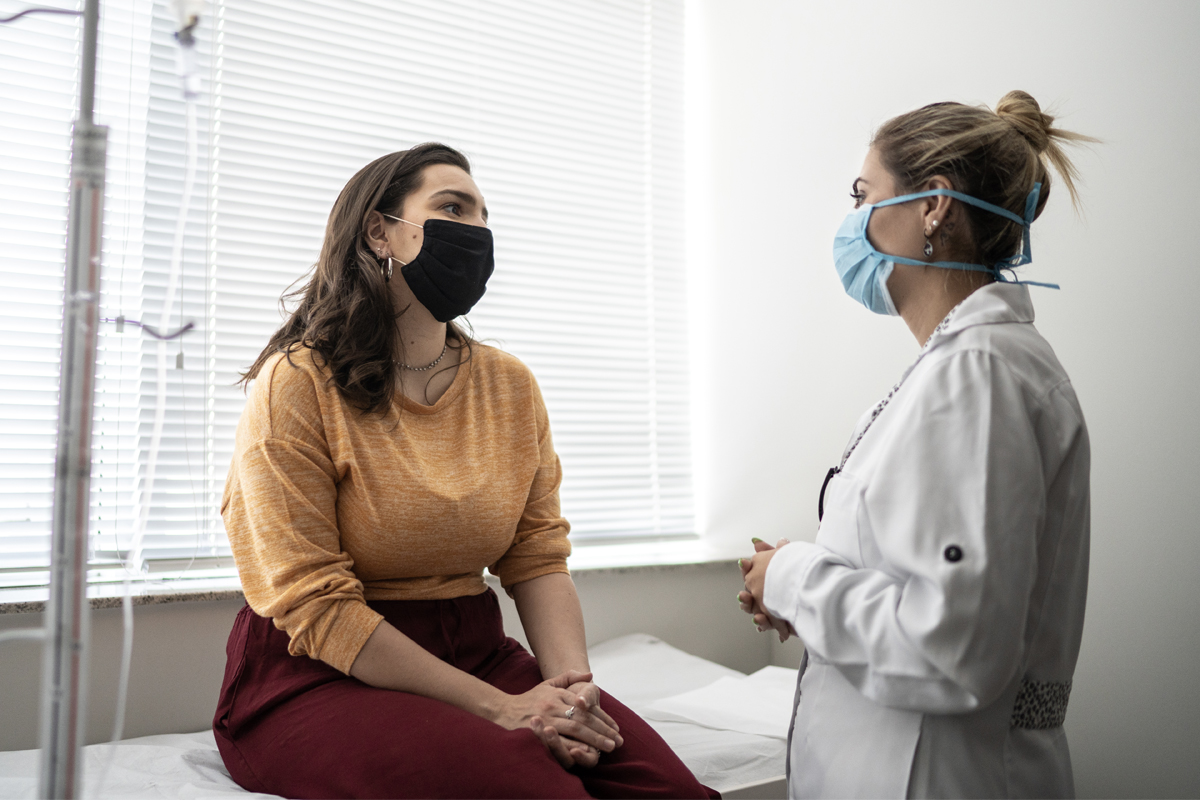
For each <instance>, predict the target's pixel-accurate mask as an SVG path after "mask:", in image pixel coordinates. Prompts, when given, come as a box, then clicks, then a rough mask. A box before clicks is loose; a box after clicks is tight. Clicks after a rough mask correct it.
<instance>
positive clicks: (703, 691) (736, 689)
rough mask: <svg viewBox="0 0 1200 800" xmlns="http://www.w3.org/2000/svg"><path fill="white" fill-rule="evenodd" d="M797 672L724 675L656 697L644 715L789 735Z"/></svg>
mask: <svg viewBox="0 0 1200 800" xmlns="http://www.w3.org/2000/svg"><path fill="white" fill-rule="evenodd" d="M797 674H798V671H797V670H794V669H785V668H783V667H763V668H762V669H760V670H759V671H758V672H755V673H754V674H752V675H747V676H746V677H744V678H743V677H731V676H725V677H722V678H718V679H717V680H716V681H714V682H713V683H710V684H709V685H707V686H704V687H702V688H699V689H693V690H692V691H690V692H684V693H683V694H677V695H674V696H672V697H665V698H663V699H661V700H656V701H655V702H653V703H651V704H650V705H649V706H648V707H647V708H646V709H645V712H644V714H643V716H645V717H646V719H654V720H661V721H675V722H691V723H693V724H696V725H703V726H704V727H706V728H716V729H717V730H723V731H738V732H739V733H752V734H755V735H757V736H771V737H773V738H777V739H786V738H787V732H788V724H789V723H790V722H791V717H792V699H793V697H794V693H795V691H796V677H797Z"/></svg>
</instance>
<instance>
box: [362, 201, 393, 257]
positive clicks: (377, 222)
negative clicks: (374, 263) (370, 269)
mask: <svg viewBox="0 0 1200 800" xmlns="http://www.w3.org/2000/svg"><path fill="white" fill-rule="evenodd" d="M365 236H366V238H367V246H368V247H370V248H371V252H372V253H374V254H375V255H377V256H380V257H383V256H384V255H386V254H387V249H388V238H387V228H386V227H385V226H384V224H383V214H380V213H379V212H378V211H372V212H371V213H369V214H367V225H366V231H365Z"/></svg>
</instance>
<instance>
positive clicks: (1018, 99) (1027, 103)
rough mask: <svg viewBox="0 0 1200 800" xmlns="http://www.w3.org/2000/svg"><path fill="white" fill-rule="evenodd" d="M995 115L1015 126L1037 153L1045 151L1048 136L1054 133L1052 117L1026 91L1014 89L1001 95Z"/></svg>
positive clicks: (1048, 139) (1048, 142)
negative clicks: (1043, 111)
mask: <svg viewBox="0 0 1200 800" xmlns="http://www.w3.org/2000/svg"><path fill="white" fill-rule="evenodd" d="M996 116H998V117H1001V118H1002V119H1004V120H1006V121H1007V122H1008V123H1009V124H1010V125H1012V126H1013V127H1014V128H1016V129H1017V131H1018V132H1019V133H1020V134H1021V135H1022V136H1024V137H1025V139H1026V140H1027V141H1028V142H1029V143H1030V144H1031V145H1033V149H1034V151H1035V152H1037V154H1038V155H1041V154H1042V153H1044V152H1046V150H1047V149H1048V148H1049V147H1050V137H1051V136H1053V135H1054V134H1055V133H1056V131H1055V130H1054V117H1052V116H1050V115H1049V114H1044V113H1042V107H1041V106H1039V105H1038V101H1037V100H1034V99H1033V95H1031V94H1029V93H1028V92H1022V91H1020V90H1016V91H1012V92H1009V93H1008V94H1006V95H1004V97H1001V98H1000V102H999V103H997V104H996Z"/></svg>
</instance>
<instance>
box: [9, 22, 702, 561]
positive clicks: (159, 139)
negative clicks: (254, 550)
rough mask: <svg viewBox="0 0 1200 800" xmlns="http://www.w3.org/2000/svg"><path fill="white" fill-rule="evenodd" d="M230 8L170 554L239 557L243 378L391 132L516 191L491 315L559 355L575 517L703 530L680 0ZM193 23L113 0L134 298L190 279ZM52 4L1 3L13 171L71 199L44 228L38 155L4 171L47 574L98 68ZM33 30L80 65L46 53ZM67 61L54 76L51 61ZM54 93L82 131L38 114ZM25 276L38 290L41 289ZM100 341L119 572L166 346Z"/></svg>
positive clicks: (152, 530) (132, 339) (513, 333)
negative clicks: (88, 122) (696, 481)
mask: <svg viewBox="0 0 1200 800" xmlns="http://www.w3.org/2000/svg"><path fill="white" fill-rule="evenodd" d="M211 12H212V13H211V16H209V17H207V18H206V19H205V20H204V21H203V24H202V41H201V43H200V45H199V48H200V51H201V56H202V58H201V62H202V65H203V67H204V69H205V71H206V75H207V78H208V79H207V80H206V81H205V82H204V86H203V89H204V92H205V94H204V99H203V106H204V107H203V108H202V109H201V113H200V122H201V124H200V129H201V136H200V154H201V164H202V169H201V172H200V175H199V182H200V183H199V185H200V186H201V187H207V189H206V191H200V192H199V193H198V199H196V200H194V201H193V208H192V213H191V214H190V216H189V219H188V229H187V232H188V236H187V239H186V253H185V262H184V263H185V267H184V278H183V281H182V286H181V289H180V294H179V296H177V297H176V298H175V308H176V309H178V311H179V313H178V315H177V316H178V318H179V319H180V320H184V319H187V320H194V321H195V322H196V324H197V330H196V331H195V332H194V333H191V334H188V335H187V336H185V337H184V338H183V339H182V341H181V342H180V343H172V345H171V347H170V352H171V354H172V364H171V365H170V366H171V369H170V370H169V376H170V377H169V383H168V398H169V399H168V415H167V424H166V428H165V431H164V435H163V446H162V451H161V453H160V456H159V460H158V469H157V478H156V481H155V489H154V499H153V501H152V508H151V517H150V519H151V522H150V527H149V531H148V534H147V538H146V542H145V548H146V556H147V558H148V560H149V562H150V564H151V570H152V572H155V573H156V574H159V575H163V576H165V575H168V574H171V573H173V572H179V571H180V570H183V571H184V572H185V574H187V575H188V576H189V577H193V576H194V577H201V576H211V575H219V574H224V573H222V572H220V570H222V569H225V570H228V567H229V565H230V564H231V562H230V561H229V559H228V545H227V543H226V541H225V536H224V532H223V529H222V527H221V520H220V517H219V514H218V509H219V504H220V496H221V491H222V488H223V485H224V479H225V474H226V470H227V468H228V464H229V460H230V458H231V456H232V445H233V434H234V429H235V427H236V425H237V420H238V417H239V415H240V413H241V409H242V406H243V404H244V395H243V393H242V391H241V390H240V389H239V388H236V387H235V386H234V385H233V384H234V382H235V381H236V380H237V377H238V375H239V373H240V372H241V371H243V370H244V369H245V368H246V367H247V366H248V365H249V364H250V363H251V362H252V361H253V360H254V358H255V356H256V355H257V353H258V352H259V351H260V350H261V348H262V347H263V346H264V345H265V343H266V341H267V338H268V337H269V336H270V334H271V333H272V332H273V331H274V329H275V328H276V327H277V326H278V324H279V322H280V319H281V317H280V311H279V297H280V294H281V293H282V292H283V291H284V290H285V289H286V288H287V287H288V286H289V285H290V284H291V283H292V282H294V281H295V280H297V279H298V278H300V277H302V276H303V275H304V274H305V273H306V271H307V269H308V268H309V267H310V266H311V265H312V263H313V262H314V261H315V260H316V257H317V253H318V251H319V248H320V243H321V237H322V234H323V231H324V226H325V220H326V217H327V216H328V213H329V210H330V208H331V206H332V204H333V201H334V199H335V198H336V196H337V193H338V191H339V190H340V189H341V187H342V186H343V185H344V184H345V182H346V180H348V179H349V177H350V176H351V175H352V174H353V173H354V172H355V171H357V170H358V169H359V168H360V167H361V166H363V165H364V164H366V163H367V162H368V161H370V160H372V159H374V158H376V157H378V156H379V155H382V154H384V153H387V152H391V151H394V150H398V149H403V148H405V147H408V146H411V145H413V144H416V143H419V142H422V141H430V140H437V141H443V142H446V143H447V144H450V145H452V146H455V147H458V148H459V149H461V150H463V151H464V152H465V153H466V154H467V155H468V156H469V157H470V158H471V160H472V163H473V165H474V168H475V177H476V180H477V182H478V183H479V185H480V188H481V189H482V191H483V192H484V195H485V196H486V197H487V199H488V204H489V207H490V210H491V214H492V222H491V227H492V229H493V231H494V232H495V235H496V242H497V268H496V272H495V275H494V276H493V278H492V281H491V283H490V284H489V290H488V293H487V295H486V297H485V298H484V300H483V301H482V302H481V303H480V304H479V306H477V308H476V310H475V311H473V312H472V314H471V315H470V317H469V319H470V321H471V323H472V324H473V325H474V328H475V331H476V334H477V335H478V336H479V337H480V338H481V339H483V340H484V341H485V342H489V343H494V344H498V345H499V346H501V347H503V348H504V349H506V350H508V351H509V352H512V353H514V354H515V355H517V356H518V357H520V358H521V359H522V360H524V361H525V362H526V363H527V364H528V365H529V366H530V367H531V368H532V369H533V371H534V374H535V375H536V376H537V377H538V380H539V383H540V384H541V387H542V391H543V393H544V395H545V397H546V402H547V406H548V408H549V411H550V417H551V424H552V426H553V429H554V435H555V444H556V447H557V449H558V451H559V454H560V456H561V458H562V461H563V469H564V484H563V488H562V502H563V508H564V513H565V514H566V515H567V517H568V519H570V520H571V522H572V524H573V528H574V532H573V534H572V536H573V538H574V539H576V540H577V541H579V540H593V539H604V540H611V539H613V538H614V537H615V538H623V539H624V538H629V537H652V538H661V537H664V536H675V535H686V534H691V533H693V528H694V526H693V519H692V500H691V466H690V464H691V458H690V450H689V432H688V419H689V414H688V375H687V341H686V318H685V306H684V304H685V296H686V290H685V289H686V287H685V265H684V262H683V259H682V253H683V223H684V220H683V204H684V198H683V193H682V191H681V187H682V184H683V172H682V163H683V107H682V105H683V45H684V43H683V30H684V27H683V4H682V2H677V1H676V2H649V0H625V1H624V2H604V3H600V2H594V3H593V2H588V3H572V4H564V3H557V2H551V1H550V0H543V1H541V2H538V1H536V0H521V1H520V2H516V1H515V0H514V1H513V2H482V1H481V0H473V1H472V2H462V3H455V4H446V3H440V2H435V1H433V0H429V1H427V2H404V3H395V2H383V1H382V0H381V1H380V2H369V1H367V0H355V1H354V2H339V3H337V4H333V3H320V2H296V1H294V0H288V2H284V1H283V0H276V1H274V2H273V1H272V0H239V2H236V3H235V2H215V3H213V4H212V6H211ZM171 23H172V20H171V18H170V15H169V11H168V10H167V9H166V7H165V5H164V4H163V3H161V2H159V3H152V2H150V0H123V3H120V2H109V1H108V0H106V2H105V4H104V10H103V12H102V37H103V38H102V41H103V47H102V56H103V58H102V61H101V66H100V74H101V76H102V88H101V90H100V106H99V113H98V116H99V118H100V121H101V122H102V123H105V124H109V125H110V126H113V133H112V134H110V144H109V184H108V198H107V205H106V226H105V234H106V237H105V266H104V269H105V283H104V291H105V298H104V310H103V314H104V316H107V317H116V316H117V315H118V314H123V315H124V316H125V317H127V318H145V319H146V320H148V321H151V322H154V321H156V320H157V318H158V315H159V313H160V311H161V309H162V303H163V300H164V297H163V294H164V292H165V291H166V283H167V264H168V260H169V255H170V246H171V238H172V234H173V230H174V225H175V216H176V211H177V206H178V202H179V196H180V193H181V184H182V177H183V164H184V156H183V146H184V145H183V143H184V121H183V120H184V115H183V105H182V101H181V100H180V99H179V98H180V94H179V91H178V85H177V78H176V69H175V64H174V43H173V42H172V40H171V31H172V25H171ZM37 31H38V33H37V36H38V37H41V38H40V39H36V40H35V38H32V37H34V32H33V29H32V28H23V29H21V30H19V31H18V30H5V29H4V28H3V27H0V35H2V36H6V37H7V38H6V39H3V40H0V41H4V42H6V46H5V48H4V51H3V53H2V54H0V70H3V72H0V75H2V76H3V78H2V80H3V87H2V89H0V91H3V92H5V93H6V94H5V95H4V96H5V98H6V102H5V111H3V112H0V113H3V114H4V116H3V117H0V136H3V137H6V138H5V139H4V141H5V156H4V165H3V169H4V170H5V172H6V178H7V177H9V175H10V174H11V173H14V172H15V173H19V174H20V176H21V177H20V180H21V181H25V182H26V183H30V182H33V181H35V180H36V181H39V183H38V187H39V188H38V191H39V192H41V193H42V195H43V196H44V198H45V199H44V200H43V202H42V206H43V207H44V208H42V211H41V212H39V213H41V215H42V216H41V217H39V219H38V225H40V226H41V227H40V228H36V230H37V231H38V233H37V236H38V237H39V238H38V239H37V242H36V247H37V248H38V249H37V250H36V253H34V250H33V248H34V247H35V243H34V242H33V241H32V239H33V237H34V234H33V233H32V232H31V231H33V230H34V229H35V226H33V225H32V222H30V223H26V222H24V221H22V219H23V218H22V217H20V216H19V215H18V214H17V211H24V209H25V208H26V207H27V206H29V204H28V203H26V202H24V201H22V200H20V199H18V198H17V197H16V196H15V195H16V194H18V192H17V191H16V190H14V189H12V188H11V187H12V186H14V185H19V183H18V182H17V181H15V180H5V181H4V187H5V188H4V189H3V191H4V192H5V193H6V194H5V195H0V197H2V198H3V200H2V202H3V203H4V204H5V205H4V207H3V212H4V224H3V233H2V235H3V236H4V237H5V238H4V240H3V241H4V244H5V254H4V256H3V257H4V259H5V261H4V266H3V268H2V269H3V273H2V275H3V277H2V278H0V280H3V282H4V283H3V287H4V293H3V294H4V298H3V299H0V302H6V301H7V300H8V298H9V297H14V299H13V301H12V302H13V303H14V305H18V306H19V307H20V309H22V310H21V311H20V313H19V314H18V315H17V316H16V317H13V316H12V315H6V316H5V319H4V320H3V321H0V325H4V326H5V327H4V328H0V330H3V331H4V337H5V340H6V341H11V342H12V343H14V344H15V345H16V346H17V347H18V349H20V350H21V352H23V353H27V356H26V357H25V359H24V360H23V361H16V360H12V361H6V362H5V366H4V367H3V368H2V369H4V370H6V372H4V373H2V374H3V376H4V378H3V379H4V383H5V388H4V389H2V390H0V426H3V427H0V437H3V438H4V445H5V447H4V456H3V461H4V463H3V465H2V466H0V470H2V471H0V497H2V498H3V500H0V502H2V503H3V507H2V511H0V513H3V515H4V516H3V518H2V519H0V549H2V551H3V558H4V564H3V565H4V567H5V568H9V569H10V570H13V571H12V572H10V573H5V574H7V575H8V577H7V578H5V579H4V580H5V581H6V582H7V585H20V583H21V582H22V581H31V580H33V578H32V572H30V570H36V569H37V568H38V567H39V566H40V567H44V565H45V554H46V552H47V550H48V530H49V518H50V509H49V502H50V485H51V484H50V481H51V475H52V469H53V437H54V424H55V423H54V396H55V392H56V390H57V378H58V370H57V359H58V329H59V327H60V322H59V318H60V315H61V283H62V251H63V237H64V230H65V217H66V210H65V209H66V205H65V203H66V176H67V171H68V165H67V163H66V162H67V152H68V135H69V120H70V119H71V117H72V116H73V108H74V96H75V95H74V91H75V82H76V81H77V70H78V65H77V59H78V56H77V53H76V51H75V47H76V46H75V41H76V40H77V38H78V37H77V23H75V22H73V21H71V20H63V19H44V20H38V21H37ZM8 42H17V43H19V44H20V45H21V46H22V47H23V48H24V49H23V50H19V49H14V48H9V47H8V46H7V43H8ZM34 51H36V57H39V58H41V59H43V60H51V61H53V64H54V70H51V69H50V68H49V66H46V67H42V66H39V67H38V68H37V69H36V70H34V69H33V68H32V67H31V63H33V62H32V59H33V58H34V57H35V53H34ZM52 73H53V74H54V75H55V76H57V77H56V78H55V80H56V81H57V83H56V84H54V85H55V86H56V87H57V88H56V93H53V94H52V93H50V92H48V91H47V89H45V88H43V87H41V86H40V84H39V83H38V82H41V81H43V80H47V81H48V78H46V76H49V75H51V74H52ZM19 92H26V93H28V94H29V95H30V96H31V97H33V98H34V99H31V100H29V101H27V102H28V104H29V109H28V110H26V111H24V112H23V116H20V117H17V116H14V115H13V114H12V113H11V112H9V111H8V109H10V108H15V106H12V105H11V104H9V103H8V102H7V98H8V97H9V95H10V94H16V93H19ZM33 116H37V118H38V119H39V120H41V121H40V122H39V123H38V124H40V125H42V127H43V128H44V129H45V130H47V131H52V132H53V135H54V136H55V137H57V138H55V139H53V140H51V139H50V138H49V137H48V136H32V135H30V134H29V133H28V131H29V129H30V127H31V125H32V122H31V121H30V119H32V117H33ZM22 136H24V137H25V138H26V140H29V141H31V142H34V141H36V142H37V143H38V145H36V146H38V147H40V150H39V151H38V152H40V161H36V163H37V164H39V165H40V166H38V167H37V168H36V169H35V168H34V166H32V165H29V164H27V163H26V161H23V160H22V161H18V160H16V159H12V158H10V157H9V155H8V153H9V151H10V149H11V148H10V145H9V142H20V141H21V137H22ZM28 146H29V147H35V145H34V144H29V145H28ZM114 156H117V157H114ZM31 158H32V157H31ZM18 206H19V207H20V208H18ZM22 248H24V249H22ZM14 255H16V256H18V257H19V258H24V259H26V260H24V261H19V260H17V259H16V258H14V257H13V256H14ZM23 287H28V288H27V290H28V292H30V293H31V294H28V297H29V298H34V297H36V298H37V300H36V304H35V303H34V301H33V300H30V299H25V298H26V295H22V296H21V297H22V299H20V300H17V299H15V295H14V294H13V293H14V291H16V290H21V291H26V289H25V288H23ZM21 314H23V315H24V316H21ZM14 319H16V320H17V321H15V322H14V321H13V320H14ZM101 346H102V361H103V364H104V366H103V368H102V385H98V387H97V398H98V399H97V433H96V437H97V438H96V441H95V448H96V450H95V459H96V465H95V467H94V476H93V531H94V547H93V556H94V560H95V570H94V574H93V578H94V579H95V580H114V579H118V578H119V575H120V568H119V566H117V562H116V560H115V559H116V557H117V556H119V555H120V554H121V553H122V552H123V551H124V549H125V548H127V547H128V544H129V537H130V534H131V532H132V528H133V524H134V521H135V519H136V515H137V512H138V509H139V508H140V503H142V502H144V497H143V495H144V492H145V488H146V487H145V486H144V477H145V476H144V471H145V463H146V454H145V450H146V447H147V446H148V443H149V438H150V429H151V426H152V420H153V415H154V393H155V351H156V348H155V344H154V343H153V341H151V340H149V339H148V338H145V337H141V336H139V335H138V334H137V333H136V331H133V330H132V329H131V328H130V327H129V326H127V327H126V328H125V330H124V331H123V332H121V333H117V332H116V331H115V326H112V325H109V326H108V327H107V328H106V330H105V335H104V337H103V339H102V342H101ZM22 348H23V349H22ZM180 353H182V355H181V356H180V355H179V354H180ZM176 358H180V359H181V364H179V366H181V367H182V368H180V369H176V368H175V367H176V366H177V364H176V363H175V359H176ZM22 365H24V366H22ZM104 381H107V382H104ZM18 383H19V384H20V386H21V388H20V389H17V388H16V386H17V384H18ZM22 415H24V416H22ZM27 418H28V419H27ZM33 418H36V421H37V425H38V427H37V430H36V432H35V431H34V426H33V425H32V422H33ZM14 437H16V438H14ZM21 437H24V438H21ZM18 440H19V441H18ZM10 442H11V445H12V447H10ZM18 453H24V454H25V455H23V456H20V457H18V456H17V454H18ZM22 458H23V459H25V460H24V461H22V460H21V459H22ZM35 462H36V470H35V469H33V468H32V467H34V466H35ZM26 467H29V468H26ZM38 470H40V471H38ZM35 473H36V474H35ZM17 567H20V568H21V570H22V571H21V572H20V576H19V577H17V576H16V575H17V573H16V572H15V570H16V568H17ZM0 585H2V584H0ZM26 585H27V584H26Z"/></svg>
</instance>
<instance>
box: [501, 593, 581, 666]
mask: <svg viewBox="0 0 1200 800" xmlns="http://www.w3.org/2000/svg"><path fill="white" fill-rule="evenodd" d="M513 599H514V600H515V601H516V604H517V611H518V613H520V615H521V624H522V625H523V626H524V628H525V636H526V638H527V639H529V646H530V648H531V649H532V650H533V654H534V656H536V657H537V661H538V667H539V668H540V669H541V671H542V677H543V678H552V677H554V676H556V675H561V674H562V673H564V672H566V671H567V670H569V669H573V670H578V671H580V672H590V671H591V668H590V667H589V666H588V657H587V637H586V636H585V635H584V630H583V610H582V609H581V608H580V606H579V595H578V594H576V592H575V583H574V581H572V580H571V576H570V575H568V574H566V573H565V572H555V573H552V574H550V575H542V576H541V577H539V578H534V579H533V580H529V581H525V582H523V583H518V584H517V585H516V586H514V587H513Z"/></svg>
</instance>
